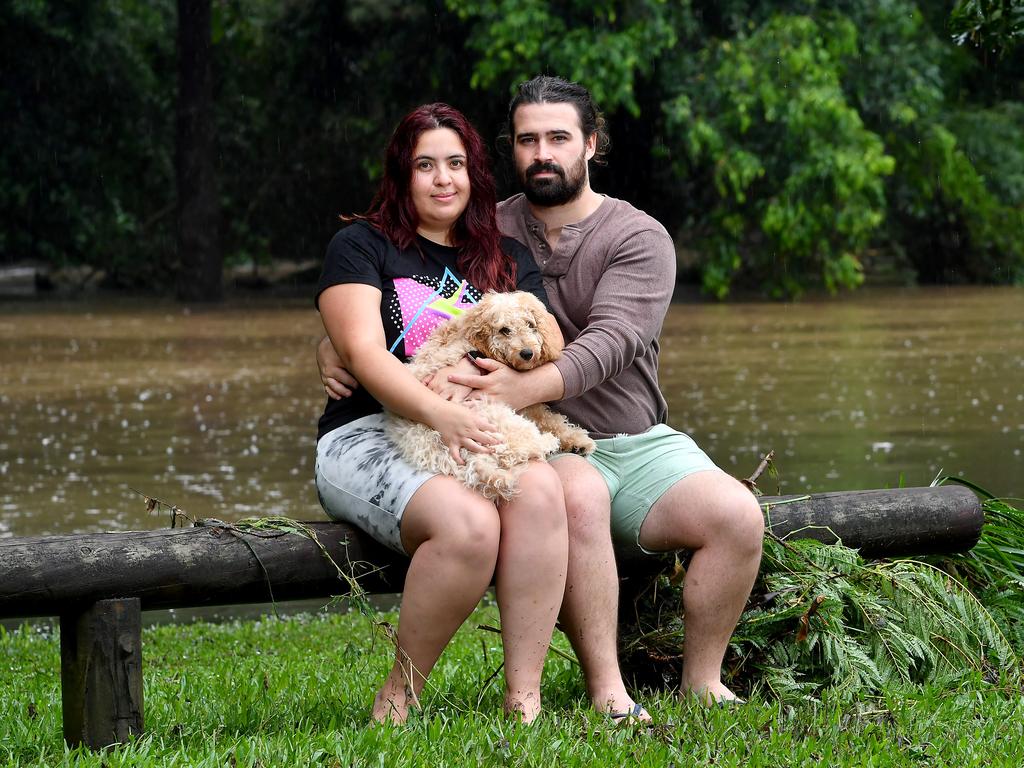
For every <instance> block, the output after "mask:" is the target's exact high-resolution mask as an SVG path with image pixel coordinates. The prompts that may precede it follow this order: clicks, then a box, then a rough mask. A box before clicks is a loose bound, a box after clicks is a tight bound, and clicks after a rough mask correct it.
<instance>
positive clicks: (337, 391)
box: [316, 336, 359, 400]
mask: <svg viewBox="0 0 1024 768" xmlns="http://www.w3.org/2000/svg"><path fill="white" fill-rule="evenodd" d="M316 367H317V370H318V371H319V372H320V382H321V383H322V384H323V385H324V391H326V392H327V396H328V397H329V398H331V399H332V400H341V399H342V398H343V397H350V396H351V395H352V391H353V390H354V389H355V388H356V387H358V386H359V382H358V381H356V380H355V377H354V376H352V374H351V373H349V372H348V371H346V370H345V369H344V368H343V367H342V365H341V358H340V357H339V356H338V353H337V352H336V351H335V349H334V345H333V344H331V337H330V336H324V337H323V338H322V339H320V343H319V344H317V346H316Z"/></svg>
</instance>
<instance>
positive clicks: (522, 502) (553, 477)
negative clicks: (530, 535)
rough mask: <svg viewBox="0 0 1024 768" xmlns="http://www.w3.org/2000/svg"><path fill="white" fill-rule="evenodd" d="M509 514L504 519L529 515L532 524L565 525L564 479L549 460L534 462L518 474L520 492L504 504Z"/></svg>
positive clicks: (522, 517) (562, 526)
mask: <svg viewBox="0 0 1024 768" xmlns="http://www.w3.org/2000/svg"><path fill="white" fill-rule="evenodd" d="M505 509H508V511H509V513H510V514H509V515H504V514H503V522H511V521H512V520H514V519H516V518H520V519H525V518H529V519H530V520H531V524H533V525H545V524H546V525H548V526H552V527H555V528H561V529H564V528H565V527H566V519H565V496H564V495H563V493H562V481H561V480H560V479H559V477H558V474H557V473H556V472H555V470H554V469H553V468H552V467H551V465H550V464H548V463H546V462H531V463H530V466H529V467H527V469H526V470H525V471H524V472H523V474H522V475H521V476H520V478H519V493H518V494H516V496H515V498H514V499H513V500H512V501H511V502H510V503H508V504H506V505H505V506H504V508H503V509H502V512H503V513H504V512H505Z"/></svg>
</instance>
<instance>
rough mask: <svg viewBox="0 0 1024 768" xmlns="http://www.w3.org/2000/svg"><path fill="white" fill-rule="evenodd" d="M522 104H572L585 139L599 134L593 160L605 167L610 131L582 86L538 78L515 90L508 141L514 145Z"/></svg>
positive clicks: (543, 77)
mask: <svg viewBox="0 0 1024 768" xmlns="http://www.w3.org/2000/svg"><path fill="white" fill-rule="evenodd" d="M523 104H572V105H573V107H575V108H576V114H577V115H578V116H579V119H580V128H581V129H582V130H583V138H584V139H586V138H589V137H590V136H591V135H593V134H595V133H596V134H597V151H596V152H595V153H594V157H593V158H592V160H593V161H594V162H595V163H603V162H604V156H605V155H606V154H608V150H609V149H610V148H611V139H610V138H609V136H608V127H607V124H606V123H605V120H604V117H603V116H602V115H601V111H600V110H599V109H598V108H597V105H596V104H594V97H593V96H591V95H590V91H588V90H587V89H586V88H584V87H583V86H582V85H580V84H579V83H573V82H570V81H569V80H566V79H564V78H561V77H553V76H551V75H537V76H536V77H535V78H533V79H532V80H526V81H525V82H522V83H520V84H519V85H518V86H517V87H516V92H515V95H514V96H513V97H512V101H511V102H509V105H508V138H509V140H510V141H515V136H516V128H515V124H514V122H513V118H514V117H515V114H516V110H517V109H519V107H520V106H522V105H523Z"/></svg>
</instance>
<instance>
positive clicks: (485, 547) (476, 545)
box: [437, 497, 501, 560]
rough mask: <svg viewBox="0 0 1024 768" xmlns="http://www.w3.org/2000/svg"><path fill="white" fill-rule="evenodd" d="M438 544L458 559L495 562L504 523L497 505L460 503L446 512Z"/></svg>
mask: <svg viewBox="0 0 1024 768" xmlns="http://www.w3.org/2000/svg"><path fill="white" fill-rule="evenodd" d="M444 516H445V521H444V523H443V525H442V526H440V528H439V532H438V535H437V538H438V540H440V541H443V542H444V544H445V546H446V547H447V548H449V550H450V551H451V552H452V553H453V555H454V556H456V557H461V558H465V559H475V558H480V559H482V560H488V559H490V560H493V559H494V558H496V557H497V556H498V541H499V539H500V537H501V521H500V519H499V518H498V511H497V510H496V509H495V508H494V505H493V504H491V503H490V502H489V501H487V500H486V499H483V498H476V497H473V498H469V499H461V500H459V501H458V502H456V503H454V504H452V505H451V506H450V507H448V508H446V509H445V511H444Z"/></svg>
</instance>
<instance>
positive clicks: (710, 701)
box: [681, 680, 746, 707]
mask: <svg viewBox="0 0 1024 768" xmlns="http://www.w3.org/2000/svg"><path fill="white" fill-rule="evenodd" d="M681 692H682V693H683V694H684V695H685V694H690V695H693V696H696V697H697V698H698V699H699V700H700V702H701V704H704V705H705V706H708V707H713V706H716V705H720V704H721V705H729V704H745V703H746V702H745V701H744V700H743V699H741V698H740V697H739V696H737V695H736V694H735V693H733V692H732V691H730V690H729V689H728V688H727V687H726V686H725V685H723V684H722V682H721V681H720V680H716V681H714V682H713V683H706V684H704V683H702V684H701V685H694V686H687V685H684V686H683V687H682V689H681Z"/></svg>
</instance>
